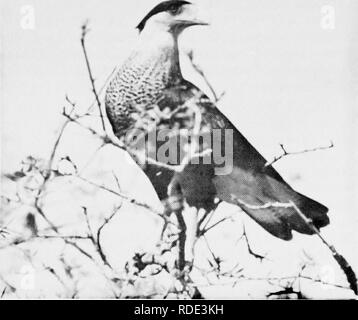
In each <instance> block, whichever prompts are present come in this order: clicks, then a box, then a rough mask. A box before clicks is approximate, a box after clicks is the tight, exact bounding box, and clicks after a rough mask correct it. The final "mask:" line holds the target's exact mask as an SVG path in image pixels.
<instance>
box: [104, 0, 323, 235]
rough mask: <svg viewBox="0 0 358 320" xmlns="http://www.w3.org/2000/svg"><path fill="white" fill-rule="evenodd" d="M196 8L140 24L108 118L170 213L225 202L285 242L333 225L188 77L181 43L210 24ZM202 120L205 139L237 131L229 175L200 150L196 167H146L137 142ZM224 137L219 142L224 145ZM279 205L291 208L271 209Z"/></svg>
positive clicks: (113, 87)
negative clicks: (188, 34) (188, 32)
mask: <svg viewBox="0 0 358 320" xmlns="http://www.w3.org/2000/svg"><path fill="white" fill-rule="evenodd" d="M192 6H193V4H192V3H190V2H189V1H183V0H169V1H163V2H160V3H159V4H157V5H156V6H155V7H154V8H153V9H152V10H150V11H149V12H148V14H147V15H146V16H145V17H144V18H143V19H142V20H141V21H140V23H139V24H138V25H137V27H136V28H137V29H138V32H139V41H138V45H137V46H136V48H135V49H134V50H133V52H132V53H131V54H130V56H129V57H128V59H127V60H126V61H125V62H124V64H123V65H122V67H120V68H119V70H118V71H117V73H116V74H115V75H114V77H113V79H112V80H111V81H110V83H109V85H108V87H107V90H106V95H105V107H106V114H107V117H108V119H109V122H110V124H111V126H112V129H113V133H114V134H115V136H116V137H117V138H118V139H120V140H121V141H122V142H123V143H124V145H126V146H127V147H128V148H127V151H128V152H129V154H130V155H131V156H132V157H133V159H134V160H135V161H136V162H137V163H138V165H139V166H140V167H141V169H142V170H143V171H144V173H145V174H146V176H147V177H148V179H149V181H150V182H151V184H152V185H153V187H154V189H155V191H156V193H157V195H158V197H159V199H160V200H161V201H162V203H163V204H164V207H165V208H166V210H167V211H175V210H180V208H182V206H183V203H187V204H188V205H189V206H191V207H195V208H197V209H198V210H199V209H203V210H205V211H206V212H210V211H212V210H215V208H216V207H217V206H218V203H221V202H227V203H230V204H233V205H236V206H238V207H240V208H241V209H242V210H243V211H244V212H246V213H247V214H248V215H249V216H250V217H251V218H252V219H254V220H255V221H256V222H257V223H258V224H259V225H260V226H261V227H263V228H264V229H265V230H266V231H268V232H269V233H270V234H272V235H273V236H275V237H277V238H280V239H282V240H290V239H292V237H293V234H292V231H296V232H299V233H302V234H307V235H312V234H314V233H315V230H317V229H318V230H319V229H320V228H322V227H325V226H327V225H328V224H329V217H328V214H327V212H328V208H327V207H326V206H324V205H322V204H320V203H319V202H317V201H315V200H313V199H311V198H309V197H307V196H305V195H303V194H301V193H299V192H297V191H295V190H294V189H293V188H292V187H291V186H290V185H289V184H288V183H287V182H286V181H285V180H284V179H283V178H282V176H281V175H280V174H279V173H278V172H277V171H276V169H275V168H274V167H273V165H267V164H268V162H267V161H266V159H265V158H264V157H263V156H262V155H261V154H260V153H259V152H258V151H257V150H256V149H255V148H254V146H253V145H252V144H251V143H250V142H249V141H248V140H247V139H246V138H245V137H244V135H242V134H241V133H240V131H239V130H238V129H237V127H236V126H235V125H233V124H232V122H231V121H230V120H229V119H228V118H227V117H226V116H225V115H224V114H223V113H222V112H221V111H220V110H219V108H218V107H217V106H216V102H215V101H212V99H210V98H209V97H208V95H207V94H205V93H204V92H203V91H202V90H201V89H199V88H198V87H197V86H195V85H194V84H193V83H191V82H190V81H188V80H186V79H185V78H184V76H183V74H182V70H181V66H180V58H179V56H180V50H181V49H180V46H179V41H178V39H179V37H180V35H181V34H182V32H183V31H184V30H186V29H187V28H189V27H193V26H205V25H207V23H206V22H204V21H201V20H199V19H197V18H196V16H195V15H193V10H192V9H191V8H192ZM189 102H190V103H189ZM186 104H190V107H189V106H188V105H186ZM198 118H200V122H199V127H200V129H201V130H204V131H205V132H209V133H213V132H214V131H215V130H221V131H222V132H224V131H231V132H232V168H231V170H230V171H228V172H226V173H220V174H216V169H217V164H215V163H213V161H211V162H210V161H204V160H213V157H212V155H208V154H206V155H204V153H205V152H203V151H205V148H206V146H203V144H201V145H199V149H200V150H199V151H198V152H197V153H196V154H195V156H197V157H198V158H199V159H197V160H198V161H196V162H195V163H194V161H193V162H191V163H187V165H185V166H184V167H183V168H182V170H173V168H172V167H170V166H168V165H164V164H162V165H161V163H160V159H159V160H158V162H157V163H155V161H144V160H143V157H142V156H140V155H139V154H141V155H143V152H144V151H143V148H144V147H143V144H142V143H139V141H144V140H143V139H144V138H143V135H144V136H146V137H148V136H149V135H150V133H151V132H152V131H153V130H154V129H153V127H155V129H156V131H157V132H159V131H160V130H162V131H163V130H166V132H167V133H173V136H175V135H176V133H177V132H178V130H179V129H191V130H193V128H195V127H196V126H197V119H198ZM133 137H135V138H133ZM156 137H157V138H158V136H156ZM225 137H226V136H225V135H224V134H221V135H220V138H221V139H225ZM170 139H171V138H169V140H170ZM159 140H160V139H157V141H156V142H157V143H159V147H158V145H156V146H153V144H150V146H149V147H148V148H149V152H156V151H157V150H158V149H159V148H160V147H163V145H164V144H165V142H163V141H159ZM220 141H221V142H222V141H223V140H220ZM172 142H173V143H177V140H175V139H173V140H172ZM179 148H181V149H183V147H182V146H180V147H179ZM181 149H180V150H181ZM146 152H148V150H146ZM200 152H202V153H200ZM173 157H174V158H175V159H174V160H173ZM173 157H172V158H171V159H170V161H172V160H173V162H175V161H178V159H179V161H182V160H183V158H182V157H181V156H180V155H179V156H178V155H177V154H175V155H174V156H173ZM154 158H155V157H154ZM277 203H279V204H287V203H292V204H294V206H284V205H281V206H280V205H274V204H277ZM301 214H303V215H304V218H305V219H302V216H301ZM307 221H308V223H307ZM312 226H313V227H314V228H312Z"/></svg>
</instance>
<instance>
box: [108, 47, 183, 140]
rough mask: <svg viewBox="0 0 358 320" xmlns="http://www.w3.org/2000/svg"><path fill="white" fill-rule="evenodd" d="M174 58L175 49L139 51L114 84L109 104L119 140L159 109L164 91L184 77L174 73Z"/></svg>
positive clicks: (115, 79)
mask: <svg viewBox="0 0 358 320" xmlns="http://www.w3.org/2000/svg"><path fill="white" fill-rule="evenodd" d="M174 55H175V51H174V50H173V47H172V46H168V47H159V48H156V50H149V52H148V51H135V52H134V53H133V54H132V55H131V56H130V57H129V59H128V60H127V61H126V62H125V63H124V65H123V66H122V67H121V68H120V70H119V71H118V72H117V74H116V75H115V77H114V78H113V80H112V81H111V82H110V84H109V87H108V89H107V91H106V98H105V104H106V111H107V115H108V118H109V120H110V122H111V124H112V127H113V129H114V131H115V132H114V133H115V135H116V136H117V137H119V138H120V137H121V136H123V135H124V134H125V133H126V132H127V130H128V129H129V128H130V127H131V126H132V125H133V124H134V123H135V121H136V118H138V117H139V116H143V112H144V111H146V110H148V108H152V107H153V106H155V105H156V104H157V102H158V101H159V100H160V99H161V95H162V93H163V91H164V90H165V89H166V88H169V87H171V86H174V85H175V82H176V81H178V79H179V78H180V77H181V74H180V72H179V71H178V70H174V69H173V62H172V60H173V59H175V57H174ZM178 72H179V74H178Z"/></svg>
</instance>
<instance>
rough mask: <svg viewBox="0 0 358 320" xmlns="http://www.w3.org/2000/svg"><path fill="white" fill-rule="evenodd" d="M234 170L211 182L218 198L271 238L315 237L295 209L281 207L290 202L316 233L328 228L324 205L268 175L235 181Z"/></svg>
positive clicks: (235, 174)
mask: <svg viewBox="0 0 358 320" xmlns="http://www.w3.org/2000/svg"><path fill="white" fill-rule="evenodd" d="M236 170H240V169H234V171H233V172H232V173H231V175H226V176H217V177H216V178H215V179H214V184H215V186H216V190H217V192H218V193H217V194H218V197H219V198H220V199H221V200H224V201H227V202H229V203H232V204H236V205H238V206H240V207H241V209H242V210H243V211H245V212H246V213H247V214H248V215H249V216H250V217H251V218H253V219H254V220H255V221H256V222H257V223H258V224H260V225H261V226H262V227H263V228H264V229H266V230H267V231H268V232H270V233H271V234H272V235H274V236H276V237H278V238H281V239H283V240H290V239H291V238H292V230H295V231H297V232H300V233H304V234H313V233H314V231H313V230H312V227H311V226H310V225H309V224H307V222H306V221H305V220H304V219H303V218H302V216H301V215H300V214H299V213H298V212H297V210H296V209H295V208H294V207H288V206H286V207H285V206H280V204H289V203H290V202H293V203H294V204H295V205H296V206H297V207H298V208H299V209H300V211H301V212H302V213H303V214H304V215H305V216H306V217H307V218H308V219H310V220H311V221H312V223H313V224H314V226H315V227H316V228H317V229H320V228H322V227H324V226H326V225H328V224H329V218H328V215H327V212H328V209H327V208H326V207H325V206H324V205H322V204H320V203H318V202H317V201H315V200H312V199H310V198H308V197H306V196H304V195H302V194H300V193H298V192H296V191H295V190H293V189H292V188H291V187H290V186H289V185H288V184H287V183H285V182H284V181H277V180H276V179H274V178H272V177H269V176H267V175H262V176H261V177H258V176H256V177H255V179H253V177H244V179H243V180H242V181H237V179H236V178H237V177H238V176H239V175H237V173H235V171H236ZM240 176H242V172H241V173H240ZM252 179H253V180H252ZM249 182H250V183H249ZM245 184H246V185H245Z"/></svg>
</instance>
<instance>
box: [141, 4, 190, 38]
mask: <svg viewBox="0 0 358 320" xmlns="http://www.w3.org/2000/svg"><path fill="white" fill-rule="evenodd" d="M185 4H191V3H190V2H189V1H184V0H168V1H163V2H161V3H159V4H158V5H156V6H155V7H154V8H153V9H152V10H150V11H149V12H148V14H147V15H146V16H145V17H144V18H143V20H142V21H141V22H140V23H139V24H138V25H137V27H136V28H137V29H138V30H139V32H141V31H142V30H143V29H144V27H145V24H146V22H147V21H148V19H149V18H150V17H152V16H154V15H155V14H157V13H159V12H164V11H170V10H175V9H178V8H180V7H181V6H183V5H185Z"/></svg>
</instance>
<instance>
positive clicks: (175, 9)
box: [169, 6, 183, 16]
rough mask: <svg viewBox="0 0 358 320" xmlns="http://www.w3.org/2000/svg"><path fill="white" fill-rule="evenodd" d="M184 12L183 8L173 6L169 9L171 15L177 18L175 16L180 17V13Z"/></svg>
mask: <svg viewBox="0 0 358 320" xmlns="http://www.w3.org/2000/svg"><path fill="white" fill-rule="evenodd" d="M182 10H183V8H182V7H177V6H173V7H172V8H170V9H169V12H170V14H172V15H173V16H175V15H178V14H179V13H181V12H182Z"/></svg>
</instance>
